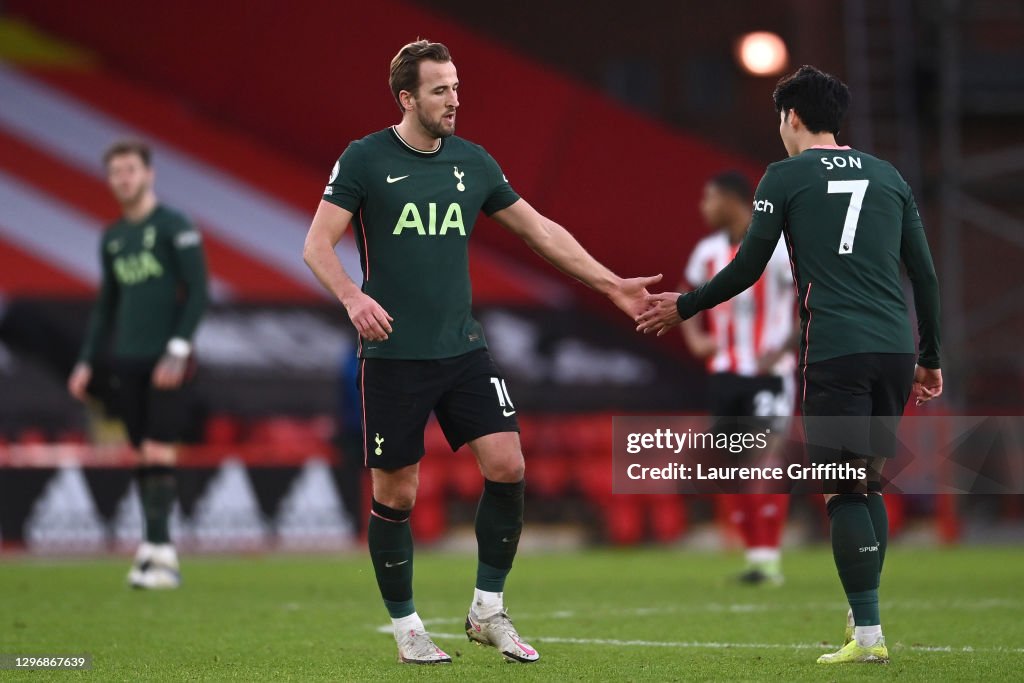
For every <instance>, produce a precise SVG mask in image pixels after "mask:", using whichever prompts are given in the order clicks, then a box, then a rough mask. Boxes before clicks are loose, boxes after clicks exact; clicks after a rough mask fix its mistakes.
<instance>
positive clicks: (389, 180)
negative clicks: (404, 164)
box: [388, 173, 409, 184]
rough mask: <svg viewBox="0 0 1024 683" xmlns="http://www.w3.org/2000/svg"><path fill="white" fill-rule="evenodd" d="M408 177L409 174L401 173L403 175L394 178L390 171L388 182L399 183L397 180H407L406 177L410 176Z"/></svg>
mask: <svg viewBox="0 0 1024 683" xmlns="http://www.w3.org/2000/svg"><path fill="white" fill-rule="evenodd" d="M408 177H409V176H407V175H401V176H398V177H397V178H392V177H391V174H390V173H389V174H388V183H389V184H390V183H397V182H398V181H399V180H405V179H406V178H408Z"/></svg>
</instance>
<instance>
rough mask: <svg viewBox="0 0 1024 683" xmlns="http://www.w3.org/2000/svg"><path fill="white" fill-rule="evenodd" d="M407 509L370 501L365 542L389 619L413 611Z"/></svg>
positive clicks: (410, 531)
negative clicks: (398, 508) (368, 548)
mask: <svg viewBox="0 0 1024 683" xmlns="http://www.w3.org/2000/svg"><path fill="white" fill-rule="evenodd" d="M409 514H410V511H409V510H395V509H394V508H389V507H388V506H387V505H383V504H382V503H378V502H377V501H376V500H374V501H373V505H372V506H371V508H370V522H369V526H368V528H367V542H368V543H369V546H370V559H371V560H372V561H373V571H374V573H375V574H376V576H377V586H378V587H379V588H380V595H381V597H382V598H383V599H384V606H385V607H387V610H388V614H390V615H391V618H392V619H401V618H402V617H407V616H409V615H410V614H413V613H415V612H416V608H415V606H414V605H413V601H412V529H411V528H410V527H409Z"/></svg>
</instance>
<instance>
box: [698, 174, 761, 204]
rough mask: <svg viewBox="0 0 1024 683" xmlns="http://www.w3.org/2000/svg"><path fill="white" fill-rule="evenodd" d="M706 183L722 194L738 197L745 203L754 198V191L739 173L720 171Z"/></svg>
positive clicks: (745, 177) (744, 176)
mask: <svg viewBox="0 0 1024 683" xmlns="http://www.w3.org/2000/svg"><path fill="white" fill-rule="evenodd" d="M708 183H709V184H710V185H713V186H715V187H717V188H718V189H719V190H721V191H723V192H727V193H729V194H731V195H735V196H736V197H739V198H740V199H742V200H743V201H745V202H749V201H750V200H751V199H753V198H754V189H753V187H751V185H750V181H749V180H748V179H747V176H746V175H744V174H743V173H741V172H740V171H722V172H721V173H719V174H717V175H714V176H712V177H711V179H710V180H708Z"/></svg>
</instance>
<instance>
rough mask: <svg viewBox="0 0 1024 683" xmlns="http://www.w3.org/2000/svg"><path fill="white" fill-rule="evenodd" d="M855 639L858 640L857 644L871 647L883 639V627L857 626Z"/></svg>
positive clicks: (854, 631)
mask: <svg viewBox="0 0 1024 683" xmlns="http://www.w3.org/2000/svg"><path fill="white" fill-rule="evenodd" d="M853 637H854V638H856V639H857V644H858V645H860V646H861V647H871V646H872V645H874V644H875V643H877V642H878V639H879V638H881V637H882V625H881V624H875V625H874V626H855V627H854V628H853Z"/></svg>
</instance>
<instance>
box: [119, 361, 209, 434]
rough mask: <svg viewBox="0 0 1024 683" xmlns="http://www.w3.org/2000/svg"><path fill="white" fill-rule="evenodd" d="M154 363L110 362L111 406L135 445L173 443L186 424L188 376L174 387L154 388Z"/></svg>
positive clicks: (188, 394) (189, 402) (190, 403)
mask: <svg viewBox="0 0 1024 683" xmlns="http://www.w3.org/2000/svg"><path fill="white" fill-rule="evenodd" d="M154 367H156V361H155V360H134V359H132V360H129V359H124V358H119V359H114V361H113V362H112V384H113V388H114V396H115V402H114V406H115V410H116V412H117V415H118V417H120V418H121V420H122V421H123V422H124V428H125V431H126V432H128V439H129V440H130V441H131V443H132V445H133V446H134V447H135V448H139V447H140V446H141V445H142V442H143V441H147V440H148V441H157V442H160V443H176V442H178V441H180V440H181V439H182V437H183V436H184V435H185V433H186V431H187V427H188V421H189V416H190V414H191V408H192V393H191V384H192V383H191V379H188V380H186V382H185V383H184V384H183V385H182V386H181V387H179V388H177V389H157V388H156V387H154V386H153V368H154ZM190 374H191V373H190Z"/></svg>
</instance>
